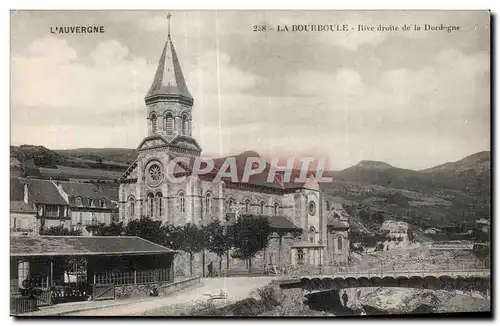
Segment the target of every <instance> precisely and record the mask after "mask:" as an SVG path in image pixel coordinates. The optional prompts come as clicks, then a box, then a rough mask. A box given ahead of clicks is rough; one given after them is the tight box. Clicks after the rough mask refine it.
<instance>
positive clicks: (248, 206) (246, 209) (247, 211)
mask: <svg viewBox="0 0 500 326" xmlns="http://www.w3.org/2000/svg"><path fill="white" fill-rule="evenodd" d="M245 212H246V213H249V212H250V201H249V200H248V199H247V200H246V201H245Z"/></svg>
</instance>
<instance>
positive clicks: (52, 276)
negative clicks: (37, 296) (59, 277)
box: [49, 259, 54, 288]
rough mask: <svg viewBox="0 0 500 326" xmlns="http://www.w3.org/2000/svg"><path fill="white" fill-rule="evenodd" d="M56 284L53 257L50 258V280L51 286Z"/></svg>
mask: <svg viewBox="0 0 500 326" xmlns="http://www.w3.org/2000/svg"><path fill="white" fill-rule="evenodd" d="M53 284H54V261H53V260H52V259H51V260H50V282H49V288H50V287H52V285H53Z"/></svg>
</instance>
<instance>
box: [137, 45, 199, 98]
mask: <svg viewBox="0 0 500 326" xmlns="http://www.w3.org/2000/svg"><path fill="white" fill-rule="evenodd" d="M160 95H167V96H168V95H170V96H172V95H174V96H180V97H184V98H187V99H188V100H190V101H193V97H192V96H191V94H190V93H189V90H188V88H187V85H186V81H185V80H184V75H183V74H182V69H181V65H180V63H179V59H178V58H177V53H176V52H175V48H174V44H173V43H172V39H171V38H170V35H169V36H168V38H167V41H166V42H165V46H164V47H163V51H162V52H161V56H160V61H159V62H158V67H157V69H156V74H155V77H154V79H153V83H152V84H151V88H150V89H149V91H148V93H147V94H146V99H148V98H151V97H154V96H160Z"/></svg>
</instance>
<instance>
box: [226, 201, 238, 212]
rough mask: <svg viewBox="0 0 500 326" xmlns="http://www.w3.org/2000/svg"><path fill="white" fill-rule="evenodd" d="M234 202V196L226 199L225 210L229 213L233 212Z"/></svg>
mask: <svg viewBox="0 0 500 326" xmlns="http://www.w3.org/2000/svg"><path fill="white" fill-rule="evenodd" d="M235 204H236V201H235V200H234V198H232V197H231V198H229V199H228V200H227V211H228V212H229V213H233V212H234V205H235Z"/></svg>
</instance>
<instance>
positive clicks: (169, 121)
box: [165, 113, 174, 135]
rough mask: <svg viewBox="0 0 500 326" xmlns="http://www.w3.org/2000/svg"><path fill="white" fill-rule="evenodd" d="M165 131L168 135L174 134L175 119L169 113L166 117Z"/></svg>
mask: <svg viewBox="0 0 500 326" xmlns="http://www.w3.org/2000/svg"><path fill="white" fill-rule="evenodd" d="M165 129H166V131H167V135H171V134H172V133H173V132H174V117H173V116H172V113H167V115H166V117H165Z"/></svg>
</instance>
